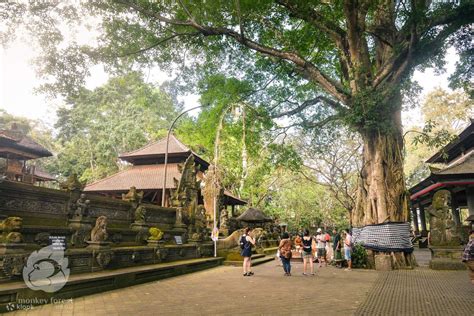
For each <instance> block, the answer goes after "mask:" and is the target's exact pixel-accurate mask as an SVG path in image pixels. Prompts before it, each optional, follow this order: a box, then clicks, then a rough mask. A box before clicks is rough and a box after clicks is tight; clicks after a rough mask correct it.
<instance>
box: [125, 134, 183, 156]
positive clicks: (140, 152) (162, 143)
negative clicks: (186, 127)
mask: <svg viewBox="0 0 474 316" xmlns="http://www.w3.org/2000/svg"><path fill="white" fill-rule="evenodd" d="M165 152H166V137H165V138H163V139H160V140H159V141H157V142H154V143H151V144H148V145H146V146H145V147H142V148H139V149H137V150H134V151H131V152H128V153H124V154H121V155H120V156H119V158H121V159H124V160H127V158H132V157H145V156H161V155H164V154H165ZM181 153H183V154H185V153H191V149H189V148H188V147H186V145H184V144H183V143H182V142H180V141H179V140H178V139H177V138H176V137H175V136H174V135H173V134H171V135H170V141H169V145H168V154H181Z"/></svg>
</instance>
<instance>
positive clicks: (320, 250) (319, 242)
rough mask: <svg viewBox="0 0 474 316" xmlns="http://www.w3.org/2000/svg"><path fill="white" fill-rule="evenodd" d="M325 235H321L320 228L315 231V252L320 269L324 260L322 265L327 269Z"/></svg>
mask: <svg viewBox="0 0 474 316" xmlns="http://www.w3.org/2000/svg"><path fill="white" fill-rule="evenodd" d="M326 243H327V240H326V235H325V234H323V231H322V229H321V228H318V230H317V231H316V251H317V256H318V262H319V267H320V268H321V266H322V261H323V259H324V264H325V266H326V267H327V266H328V261H327V259H326Z"/></svg>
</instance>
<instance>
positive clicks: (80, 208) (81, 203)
mask: <svg viewBox="0 0 474 316" xmlns="http://www.w3.org/2000/svg"><path fill="white" fill-rule="evenodd" d="M90 202H91V201H89V200H86V195H85V194H84V193H82V194H81V195H80V197H79V199H78V200H77V201H76V202H75V203H73V204H72V206H71V209H72V212H73V213H72V216H73V218H82V217H87V216H89V204H90Z"/></svg>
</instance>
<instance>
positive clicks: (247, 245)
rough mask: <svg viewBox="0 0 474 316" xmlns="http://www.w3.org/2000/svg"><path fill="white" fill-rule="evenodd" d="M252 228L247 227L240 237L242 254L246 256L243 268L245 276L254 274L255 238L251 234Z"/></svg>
mask: <svg viewBox="0 0 474 316" xmlns="http://www.w3.org/2000/svg"><path fill="white" fill-rule="evenodd" d="M250 232H251V229H250V228H249V227H247V228H245V230H244V234H243V235H242V237H240V249H241V250H242V251H241V252H240V254H241V255H242V257H244V263H243V269H244V276H252V275H254V273H253V272H252V270H251V269H252V246H255V239H254V238H252V236H250V235H249V234H250Z"/></svg>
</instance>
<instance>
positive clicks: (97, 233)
mask: <svg viewBox="0 0 474 316" xmlns="http://www.w3.org/2000/svg"><path fill="white" fill-rule="evenodd" d="M107 237H108V234H107V217H105V216H99V217H98V218H97V220H96V221H95V226H94V228H92V231H91V241H93V242H101V241H105V240H107Z"/></svg>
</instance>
